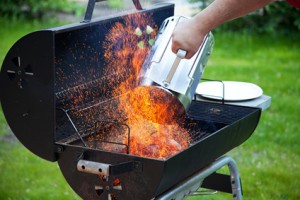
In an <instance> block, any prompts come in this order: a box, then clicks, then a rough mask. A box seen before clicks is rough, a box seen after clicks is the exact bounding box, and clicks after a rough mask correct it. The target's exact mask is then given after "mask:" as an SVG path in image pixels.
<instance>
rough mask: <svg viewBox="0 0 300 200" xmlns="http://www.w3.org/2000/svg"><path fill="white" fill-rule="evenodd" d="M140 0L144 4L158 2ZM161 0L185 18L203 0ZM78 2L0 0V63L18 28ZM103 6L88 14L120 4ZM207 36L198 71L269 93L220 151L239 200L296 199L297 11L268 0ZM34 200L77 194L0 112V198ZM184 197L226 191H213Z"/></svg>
mask: <svg viewBox="0 0 300 200" xmlns="http://www.w3.org/2000/svg"><path fill="white" fill-rule="evenodd" d="M141 2H142V4H145V5H151V4H154V3H159V2H163V1H161V0H159V1H154V0H152V1H151V0H144V1H141ZM168 2H174V3H176V14H177V15H190V16H192V15H194V14H195V13H197V12H199V10H201V9H203V8H205V7H206V6H207V5H209V3H211V1H210V0H201V1H200V0H177V1H176V0H174V1H168ZM86 3H87V1H83V0H82V1H80V0H77V1H76V0H43V1H39V0H1V1H0V63H1V65H2V62H3V59H4V57H5V55H6V53H7V52H8V50H9V49H10V47H11V46H12V45H13V44H14V43H15V42H16V41H17V40H18V39H19V38H21V37H22V36H24V35H25V34H28V33H30V32H32V31H35V30H40V29H44V28H49V27H55V26H59V25H63V24H68V23H71V22H79V21H81V20H82V19H83V15H84V12H85V7H86ZM99 4H100V3H99ZM101 4H102V3H101ZM104 5H105V6H102V7H101V5H99V6H98V11H99V10H100V11H99V12H98V13H97V12H96V13H95V15H97V14H98V15H99V16H101V14H102V15H103V14H105V15H107V13H110V12H111V10H112V9H113V10H118V9H121V10H122V9H123V8H124V7H126V6H127V5H128V3H126V1H125V0H109V1H108V2H107V3H105V4H104ZM99 7H100V8H99ZM213 34H214V37H215V46H214V51H213V53H212V55H211V58H210V60H209V63H208V66H207V68H206V71H205V73H204V77H205V78H209V79H217V80H233V81H244V82H251V83H255V84H257V85H259V86H260V87H261V88H262V89H263V91H264V94H266V95H269V96H271V97H272V103H271V107H270V108H268V109H267V110H266V111H264V112H263V113H262V117H261V121H260V123H259V125H258V127H257V129H256V130H255V132H254V134H253V135H252V136H251V138H250V139H248V140H247V141H246V142H245V143H244V144H242V145H241V146H239V147H237V148H235V149H234V150H232V151H230V152H229V153H228V155H230V156H232V157H233V158H234V159H235V160H236V162H237V164H238V166H239V172H240V176H241V179H242V185H243V195H244V199H246V200H248V199H253V200H260V199H262V200H270V199H274V200H275V199H276V200H277V199H279V200H298V199H300V139H299V138H300V128H299V124H300V100H299V99H300V10H297V9H295V8H294V7H292V6H290V5H289V4H287V3H286V2H285V1H280V2H274V3H271V4H269V5H268V6H266V7H265V8H263V9H260V10H258V11H257V12H254V13H251V14H249V15H247V16H245V17H243V18H240V19H237V20H233V21H231V22H228V23H226V24H223V25H221V26H220V27H218V28H217V29H215V30H214V31H213ZM1 65H0V66H1ZM1 87H2V86H1ZM208 153H209V152H208ZM199 156H201V155H199ZM42 198H43V199H80V198H79V197H78V196H77V195H76V194H75V193H74V192H73V191H72V189H71V188H70V187H69V186H68V184H67V183H66V181H65V180H64V178H63V176H62V174H61V172H60V170H59V168H58V165H57V163H51V162H48V161H45V160H43V159H40V158H38V157H37V156H35V155H33V154H32V153H31V152H29V151H28V150H27V149H26V148H25V147H24V146H22V145H21V143H20V142H19V141H18V140H17V139H16V138H15V137H14V135H13V133H12V132H11V131H10V129H9V127H8V125H7V123H6V121H5V118H4V116H3V113H2V110H0V200H19V199H42ZM189 199H193V200H194V199H232V197H231V196H230V195H228V194H221V193H218V194H216V195H213V196H203V197H190V198H189Z"/></svg>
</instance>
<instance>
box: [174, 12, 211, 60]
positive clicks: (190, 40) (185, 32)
mask: <svg viewBox="0 0 300 200" xmlns="http://www.w3.org/2000/svg"><path fill="white" fill-rule="evenodd" d="M194 20H195V18H193V19H188V20H185V21H182V22H180V23H179V24H178V25H177V26H176V27H175V29H174V31H173V34H172V51H173V52H174V53H175V54H176V53H177V51H178V50H179V49H182V50H185V51H187V54H186V56H185V58H187V59H189V58H191V57H193V55H194V54H195V53H196V52H197V51H198V49H199V47H200V45H201V44H202V42H203V39H204V37H205V35H206V32H201V29H200V28H199V27H197V24H198V25H199V22H198V23H197V22H194Z"/></svg>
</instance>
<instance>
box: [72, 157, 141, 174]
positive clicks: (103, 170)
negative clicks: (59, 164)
mask: <svg viewBox="0 0 300 200" xmlns="http://www.w3.org/2000/svg"><path fill="white" fill-rule="evenodd" d="M77 170H78V171H80V172H85V173H89V174H97V175H101V176H110V175H118V174H122V173H125V172H130V171H133V170H135V171H141V170H142V164H141V162H140V161H129V162H124V163H120V164H116V165H111V164H107V163H99V162H93V161H88V160H79V161H78V162H77Z"/></svg>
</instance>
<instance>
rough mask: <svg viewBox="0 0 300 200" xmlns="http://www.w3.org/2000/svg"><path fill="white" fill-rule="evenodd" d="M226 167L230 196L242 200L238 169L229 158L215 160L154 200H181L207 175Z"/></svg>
mask: <svg viewBox="0 0 300 200" xmlns="http://www.w3.org/2000/svg"><path fill="white" fill-rule="evenodd" d="M226 165H227V166H228V168H229V171H230V180H231V187H232V195H233V199H234V200H242V188H241V182H240V178H239V173H238V168H237V165H236V162H235V161H234V160H233V158H231V157H229V156H223V157H221V158H219V159H217V160H216V161H215V162H213V163H212V164H211V165H209V166H208V167H206V168H204V169H203V170H201V171H200V172H198V173H197V174H195V175H193V176H192V177H190V178H189V179H187V180H185V181H183V182H182V183H180V184H179V185H177V186H175V187H174V188H172V189H170V190H169V191H167V192H165V193H164V194H162V195H160V196H159V197H157V198H155V200H170V199H172V200H181V199H183V198H184V197H186V196H188V195H189V194H191V193H193V192H194V191H196V190H197V189H198V188H199V187H200V186H201V183H202V181H203V180H204V179H205V178H206V177H208V176H209V175H211V174H213V173H214V172H216V171H217V170H218V169H220V168H222V167H224V166H226Z"/></svg>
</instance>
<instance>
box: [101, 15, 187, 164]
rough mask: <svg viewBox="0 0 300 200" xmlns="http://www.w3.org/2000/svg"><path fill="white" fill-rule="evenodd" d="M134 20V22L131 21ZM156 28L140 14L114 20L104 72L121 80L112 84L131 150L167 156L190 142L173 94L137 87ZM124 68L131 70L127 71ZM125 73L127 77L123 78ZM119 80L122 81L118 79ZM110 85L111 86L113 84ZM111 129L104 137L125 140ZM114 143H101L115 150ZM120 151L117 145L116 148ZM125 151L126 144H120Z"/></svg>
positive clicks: (152, 88) (136, 153)
mask: <svg viewBox="0 0 300 200" xmlns="http://www.w3.org/2000/svg"><path fill="white" fill-rule="evenodd" d="M134 24H135V25H134ZM156 31H157V26H156V25H155V24H154V22H153V20H152V19H151V16H149V15H145V14H140V15H138V16H137V17H136V15H135V16H133V15H132V16H130V15H129V17H128V18H126V20H125V22H124V24H123V23H119V22H118V23H116V24H115V25H114V26H113V28H112V29H111V30H110V34H109V35H107V37H106V43H105V45H104V47H105V54H104V55H105V58H106V61H107V66H109V67H107V68H108V69H107V71H106V72H105V75H110V74H115V73H117V74H118V76H117V77H118V78H119V79H120V84H119V85H118V86H117V87H114V91H113V93H114V96H115V97H116V96H119V95H120V94H124V95H122V96H120V97H119V105H118V108H114V109H118V110H119V111H121V112H122V113H124V114H125V115H126V116H127V117H126V118H127V120H126V122H125V123H126V124H127V125H128V126H129V127H130V154H133V155H138V156H142V157H149V158H157V159H167V158H169V157H171V156H173V155H174V154H176V153H178V152H180V151H182V150H184V149H185V148H187V147H188V146H189V142H190V136H189V133H188V132H187V130H185V129H184V128H183V127H182V125H183V123H182V121H180V120H178V119H180V118H178V117H176V116H180V117H182V114H183V113H184V112H183V111H184V110H183V107H182V106H181V104H180V103H179V101H178V100H177V98H176V97H174V96H172V95H171V94H170V93H168V92H167V91H165V90H163V89H159V88H157V87H152V86H151V87H150V86H149V87H148V86H147V87H145V86H143V87H142V86H139V87H137V84H138V83H137V82H138V75H139V73H140V71H141V68H142V64H143V61H144V60H145V57H146V55H147V53H148V52H149V50H150V48H151V45H152V43H153V39H154V38H155V34H156ZM126 72H130V73H129V75H128V73H127V74H126ZM123 76H124V77H126V79H125V80H124V78H123ZM121 80H122V81H121ZM112 87H113V86H112ZM120 132H122V131H119V133H118V132H115V133H114V132H113V131H112V132H111V133H110V136H107V138H106V140H109V139H110V140H111V141H116V140H121V142H122V143H125V144H128V141H127V140H128V138H126V137H124V134H121V133H120ZM115 146H116V145H113V144H105V145H102V148H103V149H105V150H112V149H114V150H117V149H118V148H116V147H115ZM119 151H120V149H119ZM121 151H122V152H124V153H125V148H124V147H122V150H121Z"/></svg>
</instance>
